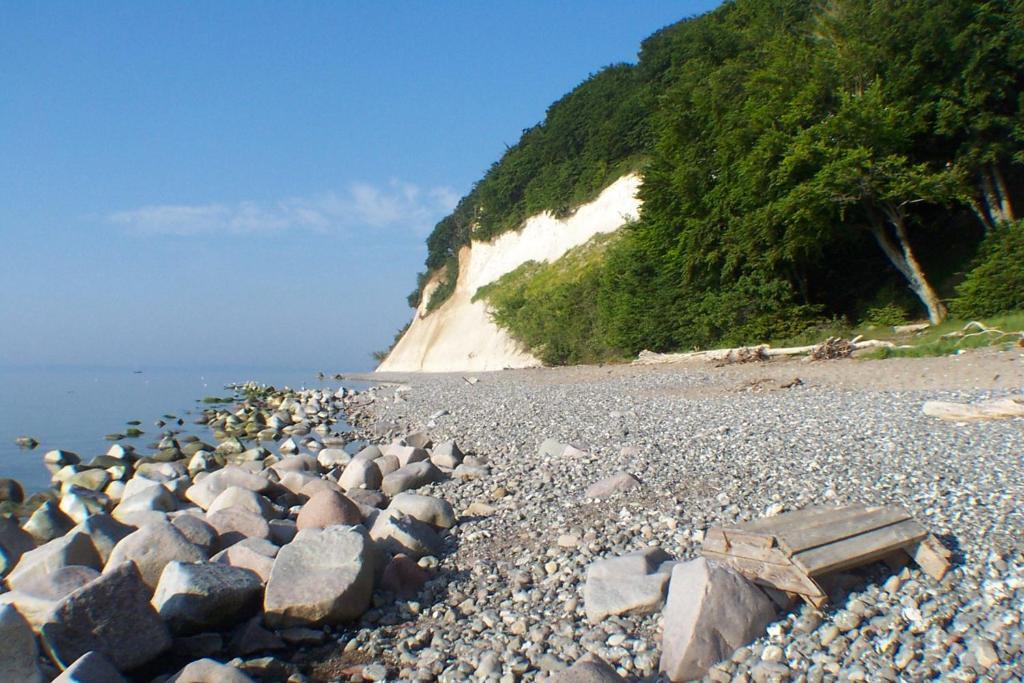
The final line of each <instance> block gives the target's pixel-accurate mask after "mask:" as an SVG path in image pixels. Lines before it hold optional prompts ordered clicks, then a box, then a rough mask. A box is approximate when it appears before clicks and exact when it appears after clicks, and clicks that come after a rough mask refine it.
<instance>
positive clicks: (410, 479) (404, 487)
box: [380, 460, 444, 497]
mask: <svg viewBox="0 0 1024 683" xmlns="http://www.w3.org/2000/svg"><path fill="white" fill-rule="evenodd" d="M442 478H444V475H443V474H441V470H439V469H437V467H435V466H434V463H432V462H430V461H429V460H422V461H420V462H414V463H412V464H410V465H406V466H405V467H401V468H399V469H397V470H395V471H394V472H392V473H391V474H389V475H388V476H386V477H384V479H383V481H381V485H380V489H381V491H383V492H384V493H385V494H386V495H388V496H392V497H393V496H396V495H398V494H399V493H401V492H402V491H409V490H411V489H418V488H419V487H421V486H425V485H426V484H432V483H434V482H436V481H441V479H442Z"/></svg>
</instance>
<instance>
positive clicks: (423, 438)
mask: <svg viewBox="0 0 1024 683" xmlns="http://www.w3.org/2000/svg"><path fill="white" fill-rule="evenodd" d="M403 441H405V445H406V446H412V447H413V448H421V449H427V448H430V447H431V446H433V445H434V442H433V440H431V438H430V435H429V434H427V433H426V432H413V433H412V434H408V435H407V436H406V437H405V438H404V439H403ZM402 464H403V465H406V464H408V463H402Z"/></svg>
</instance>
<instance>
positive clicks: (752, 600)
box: [660, 558, 776, 681]
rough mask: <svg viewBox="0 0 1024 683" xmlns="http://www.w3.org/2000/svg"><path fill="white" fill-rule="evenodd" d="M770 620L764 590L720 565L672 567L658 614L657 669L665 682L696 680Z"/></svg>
mask: <svg viewBox="0 0 1024 683" xmlns="http://www.w3.org/2000/svg"><path fill="white" fill-rule="evenodd" d="M775 616H776V608H775V603H774V602H772V600H771V599H770V598H769V597H768V596H767V595H766V594H765V593H764V591H762V590H761V589H760V588H758V587H757V586H755V585H754V584H752V583H751V582H749V581H747V580H746V579H745V578H743V577H742V576H740V575H739V574H737V573H736V572H735V571H733V570H732V569H730V568H728V567H726V566H725V565H723V564H719V563H717V562H713V561H710V560H706V559H704V558H699V559H696V560H691V561H689V562H684V563H681V564H677V565H676V566H675V568H674V569H673V570H672V581H671V584H670V586H669V590H668V600H667V601H666V603H665V610H664V612H663V624H664V626H663V631H662V645H661V664H660V670H661V671H662V672H663V673H665V674H666V675H667V676H668V678H669V680H671V681H689V680H691V679H694V678H701V677H702V676H704V674H706V673H707V672H708V670H709V669H710V668H711V667H712V666H714V665H715V664H717V663H718V662H721V661H723V660H725V659H727V658H728V657H729V656H730V655H731V654H732V653H733V652H734V651H735V650H736V649H737V648H739V647H742V646H743V645H746V644H747V643H749V642H751V641H752V640H754V639H755V638H757V637H758V636H760V635H761V634H762V633H764V629H765V627H766V626H767V625H768V624H769V623H771V622H772V621H773V620H774V619H775Z"/></svg>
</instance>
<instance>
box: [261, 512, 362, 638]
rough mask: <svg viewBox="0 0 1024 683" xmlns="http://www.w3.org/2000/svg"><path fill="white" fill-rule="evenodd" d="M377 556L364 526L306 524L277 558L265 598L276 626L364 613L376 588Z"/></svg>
mask: <svg viewBox="0 0 1024 683" xmlns="http://www.w3.org/2000/svg"><path fill="white" fill-rule="evenodd" d="M374 570H375V568H374V555H373V549H372V544H371V542H370V539H369V537H368V536H367V533H366V530H365V529H364V528H363V527H361V526H351V527H349V526H332V527H328V528H326V529H303V530H302V531H300V532H299V533H298V534H296V536H295V539H294V540H293V541H292V542H291V543H289V544H288V545H286V546H285V547H283V548H281V551H280V552H279V553H278V555H277V559H276V560H274V568H273V569H272V570H271V572H270V581H268V582H267V588H266V593H265V595H264V600H263V609H264V612H265V613H266V617H265V618H266V622H267V624H268V625H269V626H271V627H275V628H288V627H290V626H322V625H325V624H336V623H340V622H343V621H348V620H351V619H355V618H357V617H359V616H360V615H361V614H362V613H363V612H364V611H365V610H366V608H367V607H368V606H369V604H370V597H371V594H372V593H373V576H374Z"/></svg>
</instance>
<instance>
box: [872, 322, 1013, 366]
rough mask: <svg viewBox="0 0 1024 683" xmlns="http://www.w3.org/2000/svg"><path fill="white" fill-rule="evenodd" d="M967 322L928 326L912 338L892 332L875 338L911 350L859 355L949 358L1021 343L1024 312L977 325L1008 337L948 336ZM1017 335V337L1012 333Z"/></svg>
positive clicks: (971, 332) (971, 333)
mask: <svg viewBox="0 0 1024 683" xmlns="http://www.w3.org/2000/svg"><path fill="white" fill-rule="evenodd" d="M969 322H970V321H968V320H955V319H950V320H946V321H945V322H943V323H942V324H940V325H935V326H933V327H929V328H928V329H926V330H924V331H923V332H921V333H919V334H917V335H914V336H912V337H909V338H906V337H904V338H899V337H897V335H895V334H893V333H892V332H891V330H890V333H889V334H887V335H882V334H880V335H877V336H874V337H873V338H875V339H881V340H883V341H892V342H895V343H898V344H900V345H901V346H905V347H908V348H879V349H874V350H873V351H871V352H868V353H864V354H861V355H859V357H860V358H875V359H880V358H925V357H929V356H949V355H952V354H955V353H957V352H959V351H961V350H964V349H978V348H983V347H986V346H1003V345H1010V344H1015V343H1018V341H1019V340H1020V339H1021V336H1020V335H1021V333H1022V331H1024V311H1018V312H1016V313H1006V314H1004V315H997V316H992V317H991V318H984V319H982V320H979V321H977V322H980V323H982V324H983V325H985V327H987V328H991V329H995V330H1002V331H1003V332H1006V333H1010V334H1008V335H1000V334H996V333H992V334H984V333H982V334H977V333H978V332H979V330H977V329H970V330H967V331H966V332H965V336H962V337H961V336H947V335H951V334H953V333H956V332H961V331H964V326H965V325H967V324H968V323H969ZM1013 333H1016V334H1013Z"/></svg>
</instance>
